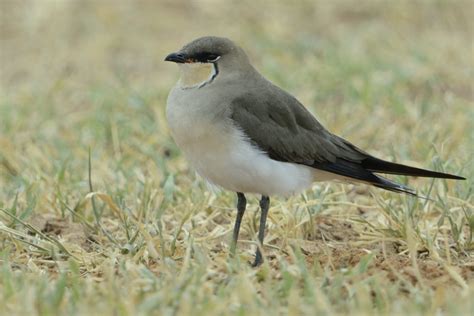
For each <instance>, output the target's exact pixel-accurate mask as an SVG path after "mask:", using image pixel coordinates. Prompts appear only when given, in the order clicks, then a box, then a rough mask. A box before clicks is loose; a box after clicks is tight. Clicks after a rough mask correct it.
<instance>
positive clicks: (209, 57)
mask: <svg viewBox="0 0 474 316" xmlns="http://www.w3.org/2000/svg"><path fill="white" fill-rule="evenodd" d="M206 57H207V58H206V59H207V61H208V62H210V63H213V62H216V61H217V60H219V58H220V57H221V56H219V55H217V54H208V55H207V56H206Z"/></svg>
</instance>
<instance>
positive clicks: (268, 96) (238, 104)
mask: <svg viewBox="0 0 474 316" xmlns="http://www.w3.org/2000/svg"><path fill="white" fill-rule="evenodd" d="M164 60H165V61H168V62H174V63H176V64H177V65H178V66H179V71H180V78H179V80H178V81H177V83H176V84H175V86H174V87H173V88H172V89H171V91H170V92H169V95H168V98H167V104H166V117H167V121H168V124H169V128H170V131H171V136H172V137H173V139H174V141H175V143H176V144H177V146H178V147H179V148H180V150H181V151H182V153H183V155H184V156H185V158H186V160H187V161H188V162H189V164H190V165H191V167H192V168H194V170H195V171H196V172H197V173H198V174H199V175H200V176H202V177H203V178H205V179H206V180H207V181H209V182H210V183H212V184H214V185H216V186H218V187H221V188H223V189H225V190H229V191H233V192H235V193H236V195H237V205H236V206H237V215H236V219H235V224H234V228H233V234H232V241H231V245H230V254H231V255H235V251H236V245H237V241H238V237H239V231H240V225H241V223H242V218H243V216H244V213H245V209H246V205H247V200H246V197H245V194H258V195H261V199H260V203H259V204H260V210H261V214H260V223H259V229H258V237H257V238H258V241H257V243H258V245H257V250H256V253H255V261H254V262H253V264H252V265H253V266H255V267H256V266H259V265H260V264H262V262H263V256H262V248H263V240H264V235H265V226H266V220H267V215H268V210H269V206H270V196H273V195H277V196H289V195H293V194H296V193H299V192H301V191H303V190H305V189H307V188H309V187H311V186H312V184H313V183H314V182H315V181H331V180H342V181H349V182H362V183H365V184H369V185H373V186H375V187H378V188H381V189H385V190H389V191H393V192H398V193H406V194H409V195H413V196H417V194H416V191H415V190H413V189H411V188H409V187H407V186H405V185H403V184H399V183H396V182H393V181H392V180H389V179H387V178H385V177H382V176H380V175H379V173H383V174H395V175H404V176H417V177H431V178H445V179H456V180H464V179H465V178H463V177H461V176H457V175H452V174H447V173H442V172H437V171H431V170H425V169H420V168H415V167H410V166H407V165H402V164H398V163H393V162H389V161H385V160H382V159H379V158H376V157H374V156H372V155H370V154H368V153H367V152H365V151H363V150H361V149H359V148H358V147H356V146H355V145H353V144H352V143H350V142H349V141H347V140H345V139H343V138H341V137H339V136H337V135H335V134H333V133H331V132H330V131H328V130H327V129H326V128H325V127H323V125H321V123H319V121H318V120H317V119H316V118H315V117H314V116H313V115H312V114H311V113H310V112H309V111H308V110H307V109H306V107H305V106H304V105H302V104H301V103H300V102H299V101H298V100H297V99H296V98H295V97H294V96H292V95H291V94H290V93H288V92H286V91H284V90H283V89H281V88H279V87H278V86H276V85H274V84H273V83H271V82H270V81H269V80H267V79H266V78H265V77H264V76H263V75H261V74H260V73H259V72H258V71H257V70H256V68H254V67H253V66H252V64H251V63H250V60H249V57H248V56H247V54H246V53H245V52H244V50H243V49H242V48H240V47H239V46H238V45H237V44H235V43H234V42H233V41H232V40H230V39H228V38H225V37H216V36H204V37H200V38H197V39H195V40H193V41H191V42H190V43H188V44H186V45H184V46H183V47H182V48H181V49H180V50H179V51H177V52H173V53H171V54H169V55H167V56H166V58H165V59H164Z"/></svg>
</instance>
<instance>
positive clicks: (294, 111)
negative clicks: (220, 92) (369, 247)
mask: <svg viewBox="0 0 474 316" xmlns="http://www.w3.org/2000/svg"><path fill="white" fill-rule="evenodd" d="M268 91H271V95H270V93H269V92H268ZM231 119H232V120H233V122H234V123H235V124H236V125H237V126H238V127H239V128H241V129H242V131H243V132H244V133H245V135H246V136H247V137H248V138H249V139H250V141H251V142H252V143H253V144H254V145H255V146H256V147H257V148H259V149H260V150H262V151H263V152H265V153H267V154H268V156H269V157H270V158H271V159H274V160H278V161H284V162H292V163H298V164H304V165H308V166H311V167H313V168H316V169H320V170H324V171H327V172H332V173H335V174H338V175H341V176H344V177H347V178H351V179H354V180H359V181H364V182H368V183H371V184H373V185H375V186H377V187H380V188H383V189H386V190H390V191H396V192H404V193H408V194H412V195H416V194H415V193H414V191H413V190H412V189H410V188H408V187H406V186H403V185H401V184H397V183H394V182H392V181H390V180H388V179H385V178H383V177H380V176H378V175H375V174H374V172H381V173H389V174H400V175H411V176H421V177H436V178H450V179H463V178H462V177H458V176H455V175H450V174H445V173H441V172H435V171H430V170H425V169H419V168H414V167H410V166H405V165H401V164H397V163H392V162H388V161H385V160H381V159H378V158H375V157H373V156H371V155H369V154H367V153H366V152H364V151H362V150H360V149H359V148H357V147H356V146H354V145H353V144H351V143H350V142H348V141H346V140H344V139H342V138H341V137H338V136H336V135H334V134H332V133H330V132H329V131H327V130H326V129H325V128H324V127H323V126H322V125H321V124H320V123H319V122H318V121H317V120H316V118H315V117H314V116H313V115H312V114H311V113H310V112H309V111H308V110H306V108H305V107H304V106H303V105H302V104H301V103H300V102H299V101H298V100H296V99H295V98H294V97H293V96H291V95H290V94H288V93H286V92H285V91H283V90H281V89H280V88H278V87H276V86H273V85H270V86H267V87H266V89H259V90H257V89H249V90H248V91H247V92H246V93H244V94H241V95H239V96H238V97H235V98H234V99H233V100H232V101H231Z"/></svg>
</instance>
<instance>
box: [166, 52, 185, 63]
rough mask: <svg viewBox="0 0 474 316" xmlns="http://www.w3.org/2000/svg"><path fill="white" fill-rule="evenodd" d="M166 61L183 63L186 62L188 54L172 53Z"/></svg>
mask: <svg viewBox="0 0 474 316" xmlns="http://www.w3.org/2000/svg"><path fill="white" fill-rule="evenodd" d="M165 61H172V62H174V63H179V64H183V63H185V62H186V55H185V54H183V53H180V52H177V53H171V54H169V55H168V56H166V58H165Z"/></svg>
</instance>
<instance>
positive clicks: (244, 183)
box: [167, 90, 334, 196]
mask: <svg viewBox="0 0 474 316" xmlns="http://www.w3.org/2000/svg"><path fill="white" fill-rule="evenodd" d="M188 91H189V90H188ZM181 95H182V91H181V92H180V93H179V96H181ZM191 99H192V97H191V98H184V99H182V98H179V99H176V96H175V95H174V93H173V91H172V92H171V94H170V96H169V98H168V106H167V117H168V122H169V125H170V128H171V132H172V135H173V138H174V140H175V141H176V143H177V144H178V146H179V147H180V149H181V150H182V152H183V154H184V156H185V157H186V159H187V160H188V162H189V163H190V165H191V166H192V167H193V168H194V169H195V170H196V171H197V172H198V173H199V174H200V175H201V176H202V177H204V178H206V179H207V180H208V181H210V182H211V183H213V184H215V185H218V186H220V187H222V188H224V189H227V190H230V191H235V192H242V193H258V194H263V195H274V194H276V195H284V196H288V195H291V194H294V193H297V192H300V191H302V190H304V189H306V188H308V187H310V186H311V184H312V183H313V181H321V180H329V179H331V178H334V177H332V176H331V174H329V173H326V172H323V171H317V170H315V169H313V168H311V167H307V166H304V165H300V164H293V163H286V162H280V161H276V160H273V159H270V158H269V157H268V156H267V155H266V154H265V153H263V152H261V151H260V150H258V149H257V148H256V147H255V146H253V145H252V144H251V143H250V142H249V140H248V139H247V138H246V137H245V136H244V134H243V132H242V131H240V130H239V129H238V128H236V127H235V126H234V125H233V123H232V121H230V119H228V118H225V116H219V111H215V113H213V112H212V110H211V109H215V107H209V108H207V109H206V108H199V109H198V108H196V107H195V106H193V105H189V106H188V105H186V104H185V103H186V102H191ZM183 102H184V103H183ZM220 112H222V110H221V111H220Z"/></svg>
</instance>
